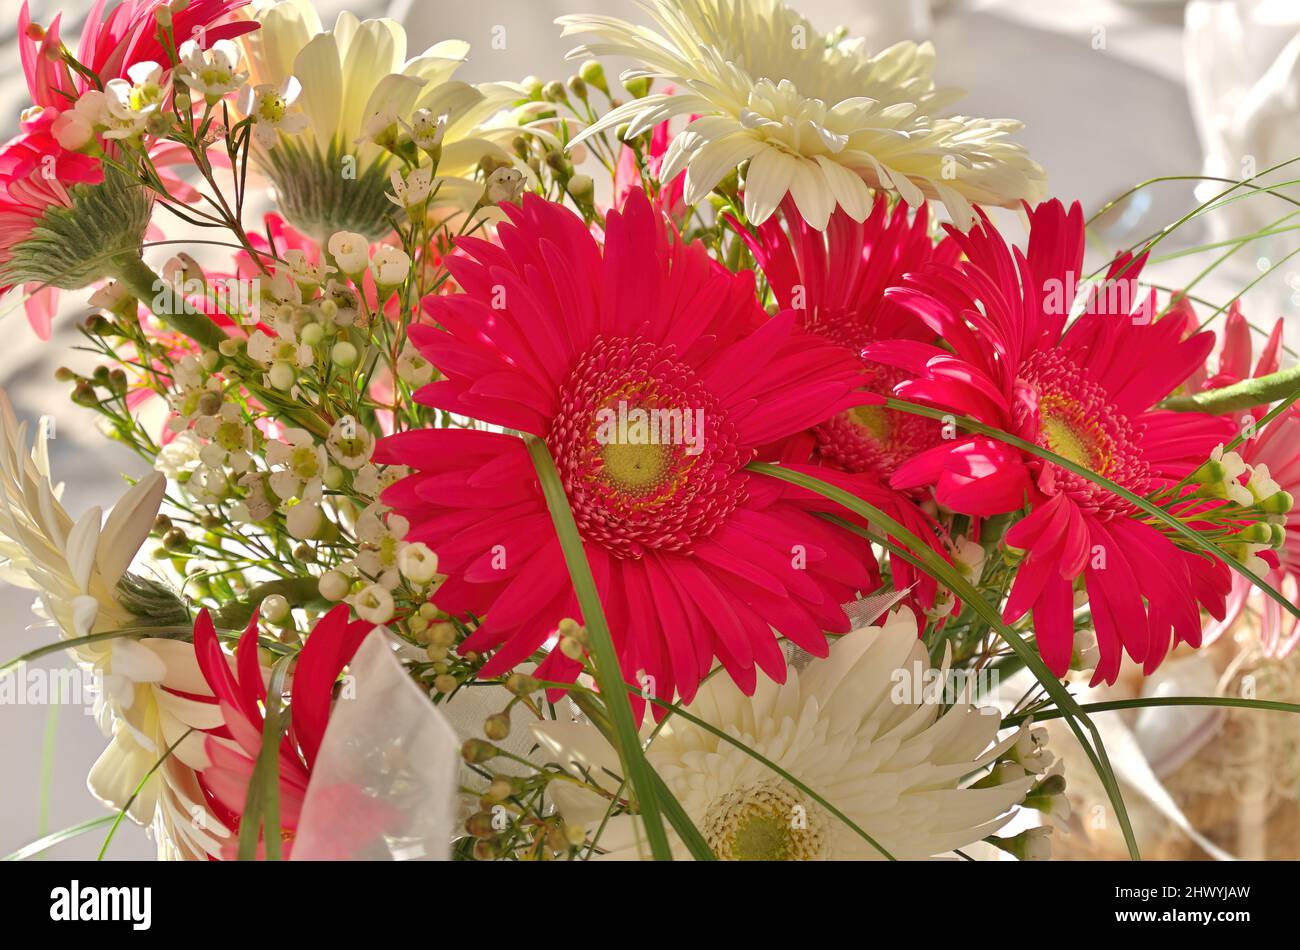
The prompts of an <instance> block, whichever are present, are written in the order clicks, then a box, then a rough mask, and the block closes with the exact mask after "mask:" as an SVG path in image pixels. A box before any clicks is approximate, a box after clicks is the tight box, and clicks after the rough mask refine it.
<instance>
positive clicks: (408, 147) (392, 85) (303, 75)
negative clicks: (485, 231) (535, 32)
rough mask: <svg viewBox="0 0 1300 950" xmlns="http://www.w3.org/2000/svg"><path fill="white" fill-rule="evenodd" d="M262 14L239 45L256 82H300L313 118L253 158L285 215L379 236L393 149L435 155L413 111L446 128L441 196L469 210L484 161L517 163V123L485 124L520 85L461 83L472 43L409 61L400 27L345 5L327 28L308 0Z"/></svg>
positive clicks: (320, 228)
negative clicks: (513, 151)
mask: <svg viewBox="0 0 1300 950" xmlns="http://www.w3.org/2000/svg"><path fill="white" fill-rule="evenodd" d="M254 17H255V18H256V19H257V20H259V21H260V22H261V29H259V30H257V31H255V32H253V33H249V34H247V35H245V36H244V37H243V38H241V40H240V42H241V43H242V44H243V45H244V51H245V55H246V59H247V62H248V66H249V72H250V75H251V80H250V81H251V83H252V84H253V85H254V86H269V87H273V88H280V87H281V86H282V85H283V84H284V83H286V82H287V81H288V80H289V78H290V77H295V78H296V79H297V82H298V83H299V84H300V85H301V89H302V91H301V94H300V95H299V96H298V99H297V102H296V105H297V107H298V108H300V109H301V110H302V112H303V114H304V115H305V116H306V119H307V125H306V129H305V130H304V131H303V132H302V133H301V134H299V135H295V136H292V137H290V136H286V135H281V136H279V137H278V139H277V140H276V141H275V143H274V144H273V145H271V146H270V147H266V148H262V149H259V150H258V151H257V156H256V157H257V160H258V163H259V165H260V166H261V167H262V169H263V170H264V171H265V172H266V173H267V175H268V176H269V177H270V178H271V179H272V181H273V182H274V183H275V186H276V190H277V192H278V194H279V199H280V207H281V210H282V211H283V212H284V214H285V216H286V217H287V218H288V219H289V221H290V222H292V223H293V224H294V225H295V226H297V227H299V228H301V229H302V230H304V231H306V232H307V233H309V234H311V235H312V236H313V237H315V238H316V239H317V240H318V241H319V242H320V243H322V244H324V243H325V242H326V241H327V240H328V239H329V238H330V236H331V235H333V234H334V233H335V232H336V231H352V232H357V233H360V234H362V235H364V236H365V237H367V238H368V239H371V240H375V239H378V238H379V237H382V236H383V235H385V234H387V233H388V232H389V230H390V227H389V224H388V218H389V217H390V216H391V215H392V214H393V205H392V203H391V202H390V201H389V199H388V197H387V194H386V192H387V190H388V188H389V186H390V182H389V178H390V169H392V168H397V167H400V163H399V162H398V161H397V159H396V158H395V153H400V154H402V155H404V156H405V157H406V159H407V160H408V161H410V162H412V163H413V164H419V163H420V162H421V161H425V160H427V159H428V155H427V154H421V153H420V149H419V148H418V147H417V146H416V144H415V143H413V142H412V140H411V134H410V129H411V128H412V127H413V126H412V122H413V121H415V116H416V113H417V112H419V113H420V115H422V116H423V115H429V116H433V117H434V119H435V120H437V121H436V124H437V125H438V126H439V127H440V128H441V135H442V139H441V142H440V145H441V152H440V154H439V159H438V167H437V179H436V181H435V187H436V194H437V199H438V201H437V203H439V204H443V205H450V206H453V207H458V208H460V209H462V210H469V209H470V208H472V207H473V206H474V205H475V204H476V203H477V201H478V199H479V198H480V197H481V195H482V193H483V185H482V184H481V183H475V182H474V181H472V178H473V176H474V174H475V172H476V171H477V169H478V166H479V162H480V161H481V160H482V159H483V158H484V157H485V156H491V157H493V158H495V159H497V160H499V161H503V162H509V161H511V156H510V153H509V152H507V151H506V149H505V148H504V147H503V143H504V144H509V141H510V138H511V137H512V136H513V135H517V134H518V129H517V128H516V129H515V130H514V131H513V132H512V131H511V130H510V129H509V128H506V127H504V126H502V127H500V128H496V127H492V128H489V125H490V124H491V123H490V121H489V120H491V119H492V118H493V116H494V115H495V114H496V113H498V112H499V111H500V110H502V109H504V108H506V107H508V106H509V105H510V104H511V103H512V102H513V101H514V100H515V99H517V98H518V97H519V96H520V95H521V90H519V88H518V87H515V86H511V85H508V84H501V83H490V84H484V85H478V86H474V85H470V84H468V83H464V82H459V81H456V80H454V79H453V78H452V75H453V74H454V73H455V72H456V70H457V69H458V68H459V67H460V65H461V64H462V63H464V61H465V58H466V56H467V55H468V52H469V46H468V44H466V43H463V42H461V41H459V40H447V41H444V42H441V43H437V44H435V45H434V46H432V47H430V48H429V49H428V50H426V51H425V52H424V53H422V54H421V55H419V56H417V57H415V58H414V59H411V60H407V58H406V32H405V30H403V29H402V27H401V25H400V24H398V23H396V22H394V21H392V20H388V19H376V20H358V19H357V18H356V17H355V16H353V15H352V14H350V13H346V12H345V13H341V14H339V17H338V19H337V20H336V21H335V23H334V28H333V29H332V30H329V31H328V32H327V31H325V30H324V29H323V28H322V26H321V21H320V17H319V15H318V14H317V12H316V10H315V8H314V7H313V5H312V4H311V3H310V2H308V0H283V2H280V3H276V4H274V5H272V6H269V7H264V8H263V9H261V10H259V11H258V12H256V13H255V14H254ZM420 110H426V111H425V112H421V111H420ZM444 116H445V117H446V120H445V123H444V122H443V121H442V117H444Z"/></svg>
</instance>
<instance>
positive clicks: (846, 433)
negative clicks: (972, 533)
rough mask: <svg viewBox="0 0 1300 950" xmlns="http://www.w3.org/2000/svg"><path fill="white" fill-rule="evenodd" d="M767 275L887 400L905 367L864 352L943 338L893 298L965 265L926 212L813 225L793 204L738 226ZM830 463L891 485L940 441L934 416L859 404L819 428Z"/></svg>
mask: <svg viewBox="0 0 1300 950" xmlns="http://www.w3.org/2000/svg"><path fill="white" fill-rule="evenodd" d="M733 224H735V226H736V227H737V230H738V232H739V234H740V236H741V238H742V239H743V240H744V241H745V243H746V244H747V245H748V246H749V249H750V251H751V252H752V253H753V255H754V259H755V261H756V262H757V263H758V266H759V268H760V269H761V270H762V271H763V274H764V276H765V277H766V278H767V281H768V284H769V286H770V287H771V288H772V292H773V294H775V296H776V300H777V303H778V304H779V305H780V306H781V307H782V308H784V309H788V310H793V311H795V313H797V314H798V316H799V322H800V325H801V326H802V327H803V328H804V329H805V330H807V331H808V332H809V333H815V334H817V335H818V336H821V337H824V338H826V339H827V340H830V341H832V342H834V343H837V344H839V345H840V346H843V347H844V348H845V349H847V350H848V351H849V352H851V353H852V354H853V355H854V356H855V357H857V358H858V359H860V360H862V364H863V368H864V370H865V372H866V376H867V379H866V383H865V385H866V388H867V389H869V390H870V391H871V392H874V393H877V394H879V395H882V396H885V395H889V394H891V393H892V391H893V387H894V385H895V384H896V383H898V382H899V381H900V380H901V379H902V373H901V371H899V370H898V369H897V368H895V367H892V366H886V365H884V364H882V363H876V362H872V361H870V360H867V359H865V358H864V357H863V356H862V353H863V350H864V349H865V348H866V347H867V346H868V345H869V344H870V343H873V342H875V341H877V340H919V341H924V342H927V343H933V342H934V341H935V334H934V331H933V330H931V329H930V328H929V327H927V326H926V325H925V324H924V323H923V322H922V321H921V320H920V319H918V318H917V317H916V316H915V315H914V314H913V313H912V312H911V311H910V310H908V309H907V308H906V307H903V306H901V305H900V304H898V303H897V302H895V301H893V300H891V299H890V298H889V297H888V296H887V295H886V294H885V291H886V290H887V289H889V288H890V287H892V286H894V285H896V284H898V283H899V282H900V281H901V280H902V279H903V277H904V276H905V275H906V274H908V273H910V272H912V271H914V270H917V269H918V268H920V267H921V266H922V265H924V264H927V263H931V262H934V263H941V264H942V263H947V264H951V263H953V262H955V261H956V258H957V248H956V245H955V244H954V243H953V242H952V241H942V242H940V243H938V244H937V245H936V243H935V242H934V241H933V240H932V238H931V236H930V225H931V218H930V214H929V210H928V206H927V205H922V206H921V207H919V208H917V209H916V212H915V214H909V211H908V208H907V206H906V205H905V204H901V203H899V204H896V205H894V207H893V208H892V209H891V208H890V207H889V203H888V202H884V201H880V202H876V204H875V205H874V206H873V207H872V209H871V213H870V214H869V215H868V216H867V218H866V220H864V221H855V220H854V219H853V218H852V217H850V216H849V215H848V214H847V213H846V212H845V211H843V210H837V211H836V212H835V213H834V214H832V215H831V217H830V220H829V222H828V224H827V226H826V227H825V228H824V229H821V230H819V229H817V228H814V227H813V226H812V225H810V224H809V223H808V222H807V221H806V220H804V218H803V217H802V216H801V215H800V214H799V212H798V209H797V208H796V207H795V204H794V201H793V199H791V198H789V197H787V198H786V199H785V200H784V201H783V202H782V203H781V209H780V213H779V214H777V215H774V216H772V217H771V218H768V220H767V221H765V222H763V224H761V225H759V226H758V227H757V228H755V229H754V230H753V231H752V232H751V231H750V230H748V229H746V228H743V227H740V226H739V224H738V222H733ZM814 434H815V436H816V443H817V451H818V454H819V456H820V459H821V461H822V462H823V463H824V464H827V465H831V466H834V467H835V468H839V469H842V470H843V471H846V472H854V473H857V472H866V473H871V474H873V475H876V476H877V477H881V478H888V477H889V476H890V475H892V474H893V472H894V470H895V469H896V468H897V467H898V466H899V465H900V464H901V463H902V462H904V461H905V460H907V459H909V458H911V457H912V456H913V455H915V454H916V453H917V452H920V451H922V450H924V449H927V448H930V447H931V446H933V445H934V444H935V443H936V442H938V440H939V424H938V423H937V422H935V421H934V420H931V419H925V418H922V417H920V416H914V415H908V414H907V413H901V412H894V411H892V410H889V409H885V408H883V407H881V406H875V405H867V406H859V407H857V408H855V409H851V410H849V411H848V412H845V413H841V414H840V415H838V416H836V417H835V418H833V419H830V420H828V421H827V422H826V423H824V424H822V425H820V426H818V427H817V428H816V429H815V430H814Z"/></svg>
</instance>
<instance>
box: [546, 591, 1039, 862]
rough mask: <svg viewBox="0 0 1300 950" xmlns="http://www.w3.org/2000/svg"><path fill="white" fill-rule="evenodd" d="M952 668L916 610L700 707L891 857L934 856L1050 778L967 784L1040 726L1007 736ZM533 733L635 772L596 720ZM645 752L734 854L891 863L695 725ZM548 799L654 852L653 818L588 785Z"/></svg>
mask: <svg viewBox="0 0 1300 950" xmlns="http://www.w3.org/2000/svg"><path fill="white" fill-rule="evenodd" d="M944 673H946V670H932V669H931V668H930V663H929V657H928V655H927V653H926V649H925V646H924V645H923V644H922V643H921V642H920V641H919V640H918V638H917V623H916V618H915V616H914V615H913V614H912V613H911V612H910V611H908V610H906V609H902V610H899V611H897V612H896V613H894V614H893V615H892V616H890V617H889V618H888V619H887V620H886V621H885V622H884V624H883V625H881V626H874V627H862V628H859V629H857V630H854V631H852V632H850V633H849V634H847V635H846V636H843V637H840V638H839V639H837V640H836V641H835V643H834V644H832V645H831V648H830V655H829V656H828V657H827V658H825V659H819V660H812V661H811V662H809V663H808V664H807V666H806V667H804V668H803V669H802V670H800V669H796V668H794V667H793V666H792V667H791V669H790V671H789V674H788V676H787V678H786V679H785V681H784V683H783V684H778V683H775V682H771V681H768V680H764V681H762V682H760V683H759V685H758V687H757V689H756V690H755V691H754V693H753V695H748V696H747V695H746V694H745V693H743V692H742V691H741V690H740V689H739V688H737V686H736V684H735V683H733V682H731V681H729V680H727V679H724V678H721V677H713V678H712V679H710V680H709V681H708V682H707V683H705V684H704V685H703V686H701V687H700V691H699V693H698V694H697V695H696V697H695V699H694V701H692V702H691V703H690V704H689V705H688V706H687V707H686V711H687V712H688V713H690V714H691V715H693V716H695V717H697V718H699V719H701V720H702V721H704V722H705V723H707V724H708V725H709V726H712V727H714V728H716V729H718V730H721V731H723V732H725V733H727V734H729V735H730V736H732V737H733V738H735V739H737V740H739V741H740V742H742V743H743V744H744V745H745V747H746V748H749V749H752V750H754V751H755V752H758V753H759V754H761V755H763V756H764V757H766V758H768V759H770V760H771V761H772V762H774V763H775V764H776V765H778V766H780V767H781V768H782V769H783V770H784V771H785V772H787V773H789V774H790V775H794V776H797V777H798V778H799V780H800V781H801V782H802V783H803V784H804V786H806V787H807V788H809V789H813V790H815V791H816V792H817V794H818V795H819V796H821V797H822V798H823V799H825V800H826V801H827V802H829V803H830V804H831V805H833V806H834V807H835V808H836V809H838V810H839V811H840V812H842V813H843V814H844V815H845V816H847V817H848V818H849V819H850V820H851V821H852V822H853V823H854V824H856V825H857V826H858V827H859V828H861V829H862V830H863V831H865V832H866V833H867V834H868V835H870V836H871V837H872V838H873V839H874V840H875V842H876V843H877V844H878V845H879V846H880V848H883V849H884V850H885V851H886V852H888V853H889V854H890V855H892V856H893V857H895V858H898V859H903V860H906V859H913V860H916V859H924V858H930V857H936V856H943V855H951V852H952V851H953V850H954V849H957V848H962V847H965V846H966V845H969V844H972V843H973V842H976V841H979V840H981V839H982V838H984V837H986V836H988V835H990V834H992V833H993V832H995V831H997V830H998V829H999V828H1000V827H1002V825H1004V824H1005V823H1006V822H1007V821H1008V820H1009V819H1010V817H1011V815H1012V811H1013V809H1014V808H1015V806H1016V805H1017V804H1019V803H1020V802H1021V801H1022V800H1023V799H1024V798H1025V795H1026V794H1027V793H1028V792H1029V791H1030V789H1031V788H1032V787H1033V785H1034V783H1035V781H1036V778H1035V777H1034V776H1033V775H1032V774H1029V772H1028V771H1027V770H1025V769H1024V768H1019V769H1007V770H1005V771H1004V772H1002V773H1001V774H1000V776H999V778H1001V780H1000V781H999V780H997V779H992V780H989V781H981V782H979V783H978V784H977V785H976V786H975V787H971V785H970V783H969V780H968V779H967V777H968V776H970V775H971V774H973V773H977V772H980V771H982V770H984V769H986V768H988V767H989V766H994V765H996V764H997V763H998V762H999V760H1000V759H1003V758H1010V756H1011V755H1012V754H1013V752H1014V749H1015V747H1016V746H1017V744H1018V743H1021V742H1022V741H1023V740H1024V738H1025V736H1026V735H1027V730H1026V729H1023V728H1022V729H1020V730H1018V731H1016V732H1014V733H1012V734H1010V735H1008V736H1007V737H1005V738H1003V739H1002V740H1001V741H999V740H998V739H997V733H998V726H999V723H1000V721H1001V717H1000V716H999V715H998V714H997V710H995V709H991V708H990V709H979V708H977V707H975V706H972V705H970V704H969V702H967V701H966V697H964V696H961V695H957V696H954V697H951V698H952V699H955V700H956V701H955V702H953V704H952V705H950V706H947V707H946V708H945V705H944V703H945V701H948V700H949V698H950V697H948V696H946V695H945V692H944V688H940V686H939V685H938V684H942V682H943V680H942V674H944ZM946 688H947V689H949V691H953V687H952V686H948V687H946ZM532 730H533V733H534V735H535V736H536V737H537V740H538V742H539V744H540V746H541V748H542V750H543V754H545V755H547V756H549V757H550V758H551V760H552V761H554V762H556V763H557V764H558V765H560V766H561V767H562V768H564V769H566V770H569V771H570V772H572V773H573V774H574V775H575V776H577V777H579V778H580V779H581V780H582V781H587V782H595V783H598V784H600V785H601V786H602V787H603V788H605V791H607V792H609V793H611V794H614V793H616V789H617V784H618V783H617V781H614V782H611V781H610V778H609V777H610V776H611V775H619V774H621V772H620V766H619V761H618V756H617V754H616V752H615V751H614V749H613V747H612V746H610V745H609V744H608V743H607V742H606V741H605V740H604V738H603V737H602V736H601V735H600V733H599V732H598V731H597V730H596V729H595V728H594V727H592V726H590V725H588V724H585V723H575V722H563V721H554V722H543V723H538V724H535V725H534V726H533V727H532ZM645 732H646V737H647V738H650V732H651V729H650V728H649V727H647V728H646V730H645ZM646 758H647V759H648V760H649V761H650V764H651V765H652V766H653V767H654V769H655V771H656V772H657V773H658V774H659V775H660V776H661V777H662V778H663V780H664V783H665V784H666V785H667V786H668V789H669V791H670V792H672V794H673V795H674V796H676V797H677V799H678V801H680V802H681V804H682V807H683V808H684V809H685V811H686V813H687V815H689V816H690V818H691V820H692V822H693V823H694V824H695V826H696V827H697V828H698V829H699V830H700V833H701V834H702V835H703V836H704V838H705V840H706V841H707V842H708V844H709V846H710V847H711V848H712V849H713V852H714V853H715V854H716V855H717V856H718V857H719V858H720V859H722V860H729V861H819V860H822V861H825V860H867V859H880V858H882V857H884V855H883V854H882V853H881V851H880V850H878V849H877V848H876V847H875V846H874V845H872V844H871V843H870V842H868V841H867V840H866V839H865V838H863V837H862V836H861V835H859V834H858V833H857V832H856V831H854V830H853V829H852V828H851V827H849V825H847V824H846V823H845V822H844V821H843V820H842V819H840V818H839V817H838V816H836V815H835V814H833V813H832V812H830V811H828V810H827V809H826V808H825V807H824V806H823V805H822V804H821V803H819V802H818V801H816V800H815V799H813V798H812V797H810V796H809V795H808V794H807V793H806V792H805V791H804V790H802V789H800V788H799V787H797V786H795V785H794V784H792V783H790V782H788V781H786V780H785V779H784V778H783V777H782V776H781V775H779V774H778V773H776V772H774V771H772V770H771V769H770V768H769V767H768V766H767V765H765V764H764V763H762V762H759V761H758V760H757V759H755V758H754V757H752V756H750V755H748V754H746V753H745V752H744V751H742V750H741V749H738V748H737V747H736V746H735V745H733V744H731V743H730V742H727V741H726V740H725V739H722V738H719V737H718V736H717V735H715V734H714V733H713V732H711V731H709V730H707V729H705V728H703V727H701V726H699V725H696V724H695V723H692V722H687V721H685V720H684V719H681V718H676V717H674V718H669V719H668V720H666V721H665V722H664V723H663V724H662V725H661V726H660V728H659V729H658V732H657V734H656V735H655V736H654V737H653V739H651V741H650V744H649V746H648V748H647V749H646ZM606 786H608V787H606ZM548 792H549V793H550V794H551V795H552V797H553V798H554V800H555V802H556V804H557V807H558V808H559V810H560V813H561V815H562V816H563V817H564V820H565V822H566V823H568V824H570V825H573V826H575V827H578V828H584V829H586V831H587V834H588V836H589V837H590V838H592V839H594V841H595V844H596V847H597V849H598V850H599V851H600V852H602V853H603V855H604V856H605V857H607V858H610V859H619V858H637V857H639V856H640V854H639V849H638V844H639V843H640V842H643V841H644V833H643V832H641V833H638V832H639V828H638V824H639V822H640V819H639V818H637V817H635V816H633V815H619V816H616V817H613V818H607V817H606V816H607V813H608V809H609V799H608V798H606V797H605V796H603V795H600V794H597V793H596V792H595V791H593V790H589V789H587V788H584V787H583V786H582V785H572V784H568V783H565V782H552V783H551V784H550V785H549V786H548ZM598 828H599V829H600V832H599V834H598V835H597V834H596V832H597V829H598ZM671 842H672V845H673V849H674V851H675V852H676V856H677V857H678V858H686V857H689V853H688V852H687V851H686V848H685V847H684V845H683V844H682V843H681V841H680V840H679V839H677V838H676V836H675V835H674V836H673V837H672V839H671Z"/></svg>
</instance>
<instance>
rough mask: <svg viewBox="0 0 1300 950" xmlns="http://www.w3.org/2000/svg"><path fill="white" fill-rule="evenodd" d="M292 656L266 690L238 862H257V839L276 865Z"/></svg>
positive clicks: (281, 663)
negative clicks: (284, 719)
mask: <svg viewBox="0 0 1300 950" xmlns="http://www.w3.org/2000/svg"><path fill="white" fill-rule="evenodd" d="M292 661H293V656H283V657H280V659H278V660H276V661H275V665H274V666H273V667H271V679H270V682H268V683H267V686H266V719H265V720H264V721H263V723H262V748H261V750H260V751H259V752H258V754H257V762H256V764H254V766H253V774H252V777H250V778H249V780H248V792H247V794H246V796H245V798H244V814H243V816H242V817H241V818H240V821H239V854H238V859H239V860H240V861H255V860H256V859H257V842H258V839H259V836H260V837H261V838H262V839H263V840H264V841H265V842H266V860H268V861H279V860H280V849H281V845H282V843H283V842H282V841H281V840H280V738H281V736H282V735H283V732H284V729H283V727H282V724H281V720H282V716H281V713H282V712H283V709H284V705H283V697H284V683H285V680H286V679H287V678H288V675H289V664H290V663H291V662H292Z"/></svg>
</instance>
